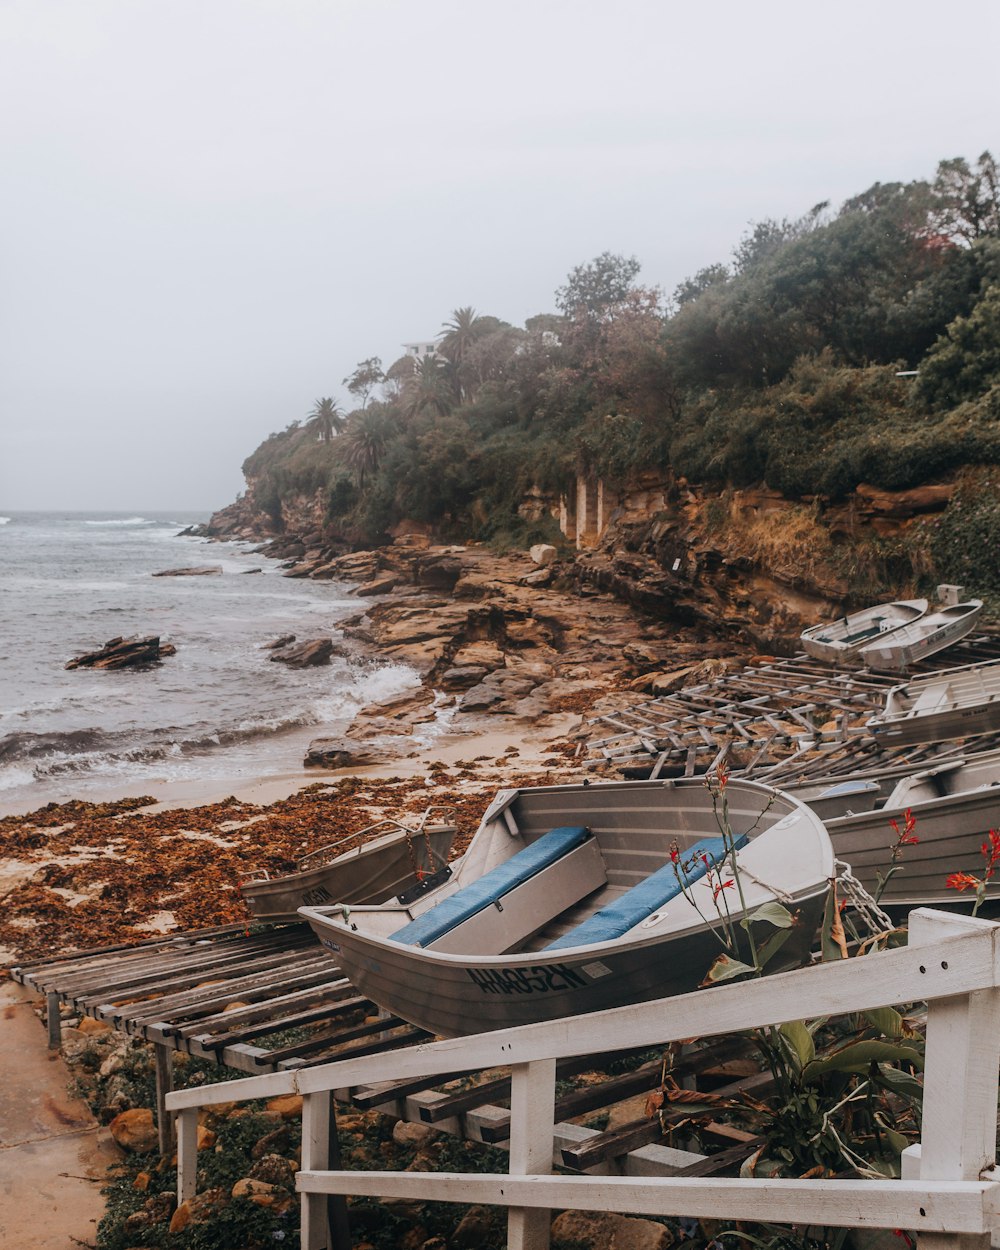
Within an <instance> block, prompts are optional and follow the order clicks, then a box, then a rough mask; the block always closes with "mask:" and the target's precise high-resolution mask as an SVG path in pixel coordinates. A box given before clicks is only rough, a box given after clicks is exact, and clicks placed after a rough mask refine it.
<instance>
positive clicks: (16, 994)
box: [0, 981, 120, 1250]
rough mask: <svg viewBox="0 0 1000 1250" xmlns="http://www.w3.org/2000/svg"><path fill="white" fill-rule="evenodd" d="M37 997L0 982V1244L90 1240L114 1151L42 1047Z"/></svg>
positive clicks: (7, 1247) (62, 1067)
mask: <svg viewBox="0 0 1000 1250" xmlns="http://www.w3.org/2000/svg"><path fill="white" fill-rule="evenodd" d="M38 1001H39V1000H38V997H37V995H35V994H32V993H31V992H30V991H28V990H26V989H24V988H23V987H22V986H19V985H16V984H14V983H13V982H12V981H2V982H0V1052H2V1053H3V1054H4V1055H6V1056H8V1060H10V1059H11V1058H13V1057H15V1056H16V1062H10V1061H8V1063H6V1064H5V1065H4V1067H5V1071H4V1074H3V1079H2V1081H0V1246H3V1250H77V1248H78V1247H80V1246H93V1245H94V1244H95V1242H96V1238H97V1221H98V1220H99V1219H100V1218H101V1216H102V1215H103V1213H104V1199H103V1197H102V1196H101V1186H102V1184H103V1183H104V1181H105V1173H106V1171H107V1169H108V1167H109V1166H110V1165H111V1164H112V1163H114V1162H115V1160H116V1159H117V1158H119V1157H120V1156H119V1154H118V1150H117V1148H116V1147H115V1145H114V1143H113V1142H112V1140H111V1136H110V1134H109V1133H108V1131H107V1129H106V1128H102V1127H101V1126H100V1125H99V1124H98V1123H97V1121H96V1120H95V1119H94V1117H93V1116H92V1115H91V1113H90V1109H89V1108H88V1106H87V1104H86V1103H84V1102H82V1101H81V1100H80V1099H79V1098H74V1097H72V1096H71V1095H70V1094H69V1093H68V1092H67V1091H68V1088H69V1086H70V1083H71V1081H72V1075H71V1073H70V1070H69V1069H68V1068H67V1066H66V1064H65V1063H64V1062H63V1060H62V1057H61V1056H60V1054H59V1053H58V1051H51V1050H48V1049H47V1046H46V1034H45V1030H44V1028H43V1026H42V1025H41V1023H40V1021H39V1019H38V1017H37V1016H36V1014H35V1007H36V1006H37V1005H38Z"/></svg>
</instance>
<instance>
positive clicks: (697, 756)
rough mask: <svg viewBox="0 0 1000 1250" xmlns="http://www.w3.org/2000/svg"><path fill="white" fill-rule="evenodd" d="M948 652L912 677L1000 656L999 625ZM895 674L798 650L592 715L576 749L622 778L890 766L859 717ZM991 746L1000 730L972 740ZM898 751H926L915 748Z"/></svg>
mask: <svg viewBox="0 0 1000 1250" xmlns="http://www.w3.org/2000/svg"><path fill="white" fill-rule="evenodd" d="M947 657H948V658H947V662H944V663H943V662H942V656H941V654H938V655H935V656H934V657H933V661H930V660H929V661H925V662H923V663H921V664H917V665H915V666H914V668H913V670H912V673H911V675H912V676H917V675H923V674H928V673H936V672H944V671H948V670H949V669H951V668H954V667H960V666H963V665H967V664H975V663H980V662H983V661H986V660H995V659H1000V632H990V633H979V634H976V635H975V636H974V637H971V638H968V639H965V640H963V641H962V642H960V643H957V644H956V645H955V646H953V647H951V648H950V649H949V651H948V652H947ZM900 680H901V678H900V676H899V674H895V675H889V674H885V673H876V672H872V671H870V670H869V669H839V668H836V667H834V666H832V665H830V664H827V663H824V661H822V660H817V659H814V658H813V657H811V656H808V655H806V654H805V653H804V652H802V653H800V654H798V655H795V656H791V657H789V658H787V659H776V658H770V657H769V658H767V659H761V660H755V661H751V662H750V663H748V664H746V665H745V666H743V667H742V668H740V669H739V670H737V671H734V672H726V673H720V674H719V675H718V676H716V677H713V678H711V679H709V680H707V681H704V682H701V683H699V684H698V685H693V686H685V687H683V688H682V689H680V690H676V691H673V692H671V693H670V694H665V695H662V696H659V697H654V698H650V699H646V700H643V701H642V702H640V703H637V704H635V705H634V706H632V707H629V708H626V709H623V710H621V711H617V712H615V713H608V714H605V715H603V716H598V717H595V718H594V719H592V720H591V721H589V722H588V726H587V729H588V730H589V733H588V735H587V736H586V737H583V738H582V739H581V742H580V747H579V754H580V755H581V756H582V757H583V758H582V761H581V762H582V763H583V764H584V765H585V766H590V767H598V766H605V767H606V766H611V767H613V768H614V769H616V770H617V771H619V772H622V773H624V774H625V775H627V776H639V775H641V776H645V777H659V776H688V777H689V776H694V775H696V774H701V773H708V772H712V771H714V770H715V769H717V768H718V767H719V765H720V764H721V763H722V762H723V761H727V762H728V765H729V767H730V770H731V772H732V773H733V775H734V776H743V777H750V776H752V777H754V778H755V779H756V780H759V781H769V782H770V781H774V782H777V781H779V780H782V781H790V780H793V779H794V780H807V779H809V778H810V777H825V776H828V775H835V774H836V773H837V772H838V771H841V770H842V771H855V770H857V769H859V768H863V767H864V766H865V764H866V762H868V763H874V761H875V758H876V757H877V758H878V762H879V765H880V766H881V765H882V764H883V763H884V764H886V765H890V766H891V764H892V763H893V760H892V758H891V752H884V751H881V750H880V748H879V746H878V745H877V744H876V743H875V741H874V739H873V737H872V735H871V733H870V732H869V730H868V729H867V728H866V722H867V720H868V718H869V717H871V716H872V715H874V714H875V713H876V712H878V711H881V710H882V708H883V706H884V703H885V696H886V694H887V692H888V691H889V689H890V688H891V687H892V686H894V685H898V684H899V682H900ZM609 731H610V732H609ZM990 745H1000V735H991V736H989V737H986V736H984V737H983V738H981V739H979V740H978V744H977V750H978V749H986V748H987V747H988V746H990ZM928 749H929V750H930V753H931V754H934V752H933V749H932V748H925V750H928ZM901 755H902V752H901ZM905 755H906V759H907V760H915V761H919V760H920V759H921V758H923V756H922V755H921V754H920V752H919V751H918V750H915V749H913V748H911V749H910V750H909V751H907V752H906V753H905ZM899 762H902V760H901V759H900V761H899Z"/></svg>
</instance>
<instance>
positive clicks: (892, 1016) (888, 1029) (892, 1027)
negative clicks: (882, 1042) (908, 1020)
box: [861, 1007, 908, 1037]
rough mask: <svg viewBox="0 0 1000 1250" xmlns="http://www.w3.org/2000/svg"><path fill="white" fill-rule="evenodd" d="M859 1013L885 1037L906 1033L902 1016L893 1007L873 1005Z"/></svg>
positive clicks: (903, 1035) (902, 1035)
mask: <svg viewBox="0 0 1000 1250" xmlns="http://www.w3.org/2000/svg"><path fill="white" fill-rule="evenodd" d="M861 1015H862V1017H863V1018H864V1019H865V1020H867V1021H868V1023H869V1024H870V1025H871V1026H872V1028H873V1029H878V1031H879V1032H880V1033H882V1034H883V1035H884V1036H885V1037H905V1036H906V1035H907V1033H908V1030H907V1028H906V1026H905V1025H904V1024H903V1017H902V1016H901V1015H900V1014H899V1012H898V1011H896V1009H895V1008H894V1007H873V1008H872V1009H871V1010H870V1011H863V1012H861Z"/></svg>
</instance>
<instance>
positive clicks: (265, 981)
mask: <svg viewBox="0 0 1000 1250" xmlns="http://www.w3.org/2000/svg"><path fill="white" fill-rule="evenodd" d="M11 976H12V977H13V978H14V979H15V980H16V981H18V982H20V983H21V984H22V985H25V986H27V987H29V988H32V989H34V990H36V991H37V992H38V993H40V994H43V995H44V996H45V998H46V1004H47V1015H48V1027H49V1044H50V1045H51V1046H58V1045H59V1041H60V1034H61V1024H62V1018H63V1014H64V1013H65V1014H66V1015H67V1017H68V1018H74V1017H80V1016H90V1017H92V1018H94V1019H97V1020H102V1021H104V1022H105V1023H106V1024H108V1025H110V1026H111V1027H112V1028H113V1029H115V1030H116V1031H118V1032H120V1033H123V1034H125V1035H127V1036H129V1037H134V1038H135V1039H136V1040H137V1041H143V1042H146V1043H150V1044H152V1045H153V1047H154V1054H155V1059H156V1092H157V1112H158V1115H157V1123H158V1125H159V1128H160V1147H161V1151H162V1152H164V1153H165V1152H167V1151H168V1150H171V1149H172V1148H173V1140H172V1136H171V1129H172V1124H171V1120H170V1117H168V1116H167V1115H166V1114H165V1109H164V1108H165V1098H166V1095H167V1094H168V1093H169V1092H170V1091H171V1090H172V1088H173V1066H172V1064H171V1062H170V1052H171V1051H180V1052H183V1053H186V1054H190V1055H194V1056H196V1057H198V1058H201V1059H205V1060H208V1061H211V1062H215V1063H218V1064H219V1065H220V1066H223V1065H224V1066H226V1067H229V1068H234V1069H236V1070H237V1071H240V1072H245V1073H248V1074H251V1075H257V1074H259V1073H267V1072H272V1073H278V1072H290V1071H296V1070H302V1069H305V1068H309V1067H314V1066H317V1065H320V1064H325V1063H329V1062H331V1061H333V1060H346V1059H360V1058H363V1057H365V1056H369V1055H377V1054H383V1053H385V1054H388V1053H391V1052H393V1051H397V1050H398V1051H402V1050H405V1049H407V1048H409V1047H411V1046H412V1045H414V1044H415V1043H417V1042H422V1041H427V1040H428V1039H429V1038H430V1036H431V1035H430V1034H428V1033H427V1032H425V1031H424V1030H422V1029H418V1028H416V1027H414V1026H413V1025H410V1024H407V1023H406V1022H405V1021H403V1020H401V1019H399V1018H398V1017H396V1016H388V1015H385V1014H382V1013H379V1008H378V1007H376V1005H375V1004H374V1003H372V1002H371V1001H370V1000H369V999H367V998H365V997H364V996H362V995H360V994H359V993H358V992H357V990H356V989H355V988H354V987H353V986H352V985H351V983H350V982H349V981H348V980H347V978H346V977H344V976H343V974H342V973H341V972H340V969H339V968H338V966H337V964H336V962H335V960H334V959H333V957H332V956H331V955H330V954H329V953H328V952H327V951H326V950H324V948H323V947H322V946H320V944H319V943H318V942H317V941H316V939H315V937H314V936H313V934H312V931H311V930H310V929H309V927H308V926H307V925H303V924H289V925H282V926H276V927H271V928H259V929H256V930H255V929H248V928H247V926H246V925H242V924H241V925H227V926H222V927H218V928H212V929H203V930H195V931H191V932H187V933H180V934H172V935H170V936H167V937H163V938H156V939H151V940H149V941H146V942H141V943H139V944H137V945H134V946H123V945H119V946H106V947H96V948H93V949H89V950H83V951H78V952H75V953H73V954H69V955H64V956H61V957H60V958H58V959H49V960H36V961H32V962H25V963H22V964H20V965H18V966H16V967H14V968H12V969H11ZM738 1049H739V1050H740V1052H741V1053H743V1051H744V1049H745V1048H744V1047H743V1046H742V1044H741V1045H740V1046H739V1047H738ZM716 1050H718V1048H716ZM716 1050H713V1051H707V1052H706V1054H705V1055H704V1056H699V1057H697V1058H695V1057H690V1058H687V1057H685V1058H684V1059H683V1060H682V1061H680V1062H679V1065H678V1066H677V1068H676V1071H677V1072H679V1073H680V1074H682V1075H684V1076H685V1077H688V1078H691V1079H693V1078H694V1077H695V1076H696V1075H697V1074H698V1073H702V1074H705V1073H707V1074H708V1078H707V1079H709V1080H711V1079H712V1069H713V1067H714V1066H715V1065H716V1064H717V1063H719V1062H722V1061H723V1060H724V1059H726V1058H732V1057H733V1056H732V1055H730V1054H729V1053H728V1051H727V1052H725V1053H723V1052H722V1051H721V1050H718V1053H716ZM623 1053H624V1054H625V1055H627V1054H628V1053H629V1052H620V1051H615V1052H611V1053H608V1054H605V1055H599V1056H595V1057H593V1058H591V1059H589V1060H587V1061H583V1062H581V1061H580V1060H570V1061H567V1062H566V1064H565V1065H564V1071H563V1072H562V1073H561V1076H562V1077H563V1078H565V1079H568V1078H569V1077H571V1076H574V1075H578V1074H579V1073H581V1072H583V1071H592V1070H594V1069H595V1068H597V1069H600V1067H601V1064H602V1063H604V1064H606V1063H608V1062H610V1061H612V1060H616V1059H621V1058H622V1055H623ZM660 1066H661V1065H660V1063H659V1062H657V1063H654V1064H651V1065H646V1066H645V1067H644V1068H643V1070H642V1071H641V1073H640V1074H638V1075H633V1074H629V1075H628V1076H626V1077H624V1078H610V1079H608V1080H606V1081H601V1082H600V1083H597V1084H594V1085H591V1086H589V1087H588V1088H587V1089H586V1090H584V1091H582V1092H581V1093H580V1094H578V1095H577V1096H576V1097H575V1098H574V1096H572V1095H570V1096H568V1097H567V1099H565V1100H564V1102H565V1117H564V1118H565V1119H566V1120H567V1121H569V1120H570V1119H572V1118H576V1117H578V1116H580V1115H583V1114H585V1113H593V1114H597V1113H600V1112H601V1111H602V1110H603V1109H605V1108H607V1107H610V1106H612V1105H614V1104H615V1103H617V1102H619V1101H621V1100H622V1099H623V1098H625V1097H628V1096H629V1095H630V1094H631V1093H638V1092H641V1091H642V1090H648V1089H651V1088H653V1086H654V1085H655V1084H657V1083H658V1081H659V1073H660ZM654 1075H655V1080H654ZM447 1083H448V1080H447V1077H441V1076H436V1077H430V1078H422V1079H417V1080H413V1081H410V1082H405V1083H401V1082H388V1083H386V1082H383V1083H382V1084H380V1085H375V1086H361V1087H358V1088H356V1089H344V1090H341V1091H338V1094H339V1096H340V1097H341V1099H342V1101H346V1102H349V1103H353V1105H354V1106H355V1107H357V1108H358V1109H359V1110H368V1109H374V1108H377V1109H379V1110H382V1111H387V1112H390V1113H391V1114H394V1115H396V1116H398V1117H400V1118H402V1119H409V1120H413V1121H418V1122H420V1121H423V1122H428V1123H432V1124H434V1126H435V1127H436V1128H438V1129H440V1130H442V1131H447V1132H451V1133H454V1134H456V1135H458V1136H461V1137H464V1138H465V1139H466V1140H468V1141H478V1142H487V1143H492V1144H496V1145H501V1146H502V1145H504V1144H505V1143H506V1140H507V1138H508V1137H509V1135H510V1127H509V1126H510V1112H509V1111H508V1110H506V1109H505V1108H504V1107H503V1106H502V1105H496V1104H498V1103H503V1102H504V1101H505V1100H506V1099H507V1098H508V1097H509V1094H510V1080H509V1078H508V1079H507V1080H506V1081H498V1082H496V1081H495V1082H490V1081H486V1082H483V1083H481V1084H479V1085H475V1086H472V1087H470V1088H467V1089H464V1090H462V1091H461V1092H457V1093H456V1092H454V1091H444V1092H440V1091H441V1086H442V1085H447ZM623 1091H625V1092H623ZM650 1125H651V1126H652V1129H653V1131H646V1132H645V1133H642V1134H632V1135H628V1136H626V1138H623V1139H621V1140H620V1139H619V1136H618V1135H617V1134H615V1133H610V1134H607V1133H602V1132H599V1131H597V1130H594V1129H587V1128H583V1127H581V1126H579V1125H576V1124H571V1123H568V1122H567V1123H564V1124H560V1125H559V1126H558V1128H559V1132H558V1133H557V1135H556V1138H555V1142H556V1148H557V1149H565V1150H566V1151H568V1152H569V1153H568V1155H567V1160H566V1164H567V1166H572V1167H578V1170H586V1171H589V1172H597V1173H608V1172H612V1171H615V1172H617V1171H619V1170H625V1171H630V1170H631V1171H634V1172H636V1173H637V1174H640V1173H641V1174H654V1173H655V1174H659V1173H662V1172H665V1171H676V1169H677V1167H678V1166H688V1165H693V1164H698V1163H700V1162H701V1161H702V1158H703V1156H701V1155H700V1154H696V1153H692V1152H690V1151H686V1150H676V1149H673V1148H672V1147H669V1146H667V1145H665V1142H666V1140H667V1136H668V1134H666V1133H664V1132H663V1131H662V1130H661V1129H660V1127H659V1124H658V1122H657V1121H656V1120H653V1121H650ZM583 1147H586V1148H587V1150H588V1154H587V1159H586V1162H584V1163H582V1164H580V1165H576V1164H574V1163H573V1162H571V1158H572V1151H573V1150H574V1149H579V1148H583ZM746 1153H747V1154H749V1153H750V1150H749V1149H748V1150H747V1151H746Z"/></svg>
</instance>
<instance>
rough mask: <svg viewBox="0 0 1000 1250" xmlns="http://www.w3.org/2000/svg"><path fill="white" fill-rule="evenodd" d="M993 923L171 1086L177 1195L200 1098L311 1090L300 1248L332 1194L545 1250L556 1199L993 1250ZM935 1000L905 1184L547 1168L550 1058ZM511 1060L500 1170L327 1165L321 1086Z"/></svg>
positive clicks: (997, 1181) (935, 928)
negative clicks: (480, 1224) (477, 1211)
mask: <svg viewBox="0 0 1000 1250" xmlns="http://www.w3.org/2000/svg"><path fill="white" fill-rule="evenodd" d="M998 987H1000V924H994V923H992V922H989V921H985V920H978V919H972V918H970V917H964V916H955V915H952V914H950V913H946V912H939V911H932V910H929V909H924V908H922V909H919V910H917V911H914V912H912V913H911V914H910V924H909V945H908V946H906V947H903V948H900V949H897V950H893V951H885V952H881V953H879V954H872V955H867V956H864V957H862V958H856V959H851V960H845V961H842V962H837V963H828V964H821V965H818V966H815V967H811V968H803V969H799V970H797V971H794V972H786V973H779V974H776V975H774V976H769V977H765V978H763V979H761V980H759V981H750V982H741V983H738V984H735V985H722V986H717V987H715V988H712V989H707V990H700V991H697V992H696V993H693V994H685V995H681V996H678V997H674V998H665V999H660V1000H657V1001H656V1002H651V1003H641V1004H636V1005H634V1006H629V1007H619V1008H615V1009H613V1010H609V1011H603V1012H595V1013H593V1014H591V1015H587V1016H576V1017H569V1018H566V1019H562V1020H555V1021H551V1022H545V1023H541V1024H534V1025H527V1026H523V1027H520V1028H513V1029H502V1030H497V1031H496V1032H492V1033H481V1034H476V1035H473V1036H471V1037H463V1038H455V1039H451V1040H448V1041H442V1042H431V1043H426V1044H424V1045H421V1046H416V1047H413V1048H411V1049H407V1050H402V1051H396V1052H393V1053H390V1054H384V1055H370V1056H367V1057H364V1058H360V1059H348V1060H343V1061H341V1062H334V1063H329V1064H324V1065H322V1066H319V1067H315V1068H308V1069H304V1070H300V1071H297V1072H275V1073H269V1074H267V1075H264V1076H259V1077H248V1078H245V1079H242V1080H235V1081H228V1082H225V1083H223V1084H219V1085H213V1086H211V1087H208V1088H204V1087H202V1088H198V1089H189V1090H179V1091H176V1092H174V1093H170V1094H168V1095H167V1099H166V1101H167V1107H168V1109H169V1110H171V1111H175V1112H176V1113H177V1118H178V1132H177V1138H178V1197H179V1200H180V1201H184V1200H185V1199H187V1198H189V1197H191V1196H192V1195H193V1194H194V1191H195V1178H196V1154H195V1145H196V1133H197V1117H198V1110H199V1108H201V1107H206V1106H211V1105H214V1104H218V1103H225V1102H231V1101H233V1100H241V1099H248V1098H261V1097H264V1098H266V1097H273V1096H275V1095H277V1094H288V1093H298V1094H301V1095H303V1098H304V1111H303V1121H304V1123H303V1130H304V1131H303V1143H302V1170H301V1171H300V1173H299V1174H298V1180H297V1187H298V1190H299V1192H300V1194H301V1201H302V1246H303V1250H324V1248H327V1247H328V1248H329V1250H342V1248H341V1247H334V1246H333V1245H332V1243H331V1241H330V1237H329V1232H328V1229H327V1223H326V1195H328V1194H353V1195H362V1194H364V1195H374V1196H380V1197H398V1198H411V1199H412V1198H419V1199H421V1200H423V1201H427V1200H432V1201H444V1202H455V1201H463V1202H479V1203H488V1204H493V1205H500V1206H506V1207H507V1208H508V1211H509V1214H508V1247H509V1250H547V1247H548V1244H549V1231H548V1230H549V1213H550V1211H551V1209H553V1208H572V1209H580V1210H591V1211H619V1212H631V1213H635V1214H646V1215H685V1216H704V1217H710V1218H714V1219H734V1220H735V1219H739V1220H766V1221H769V1222H777V1223H792V1224H809V1225H824V1224H825V1225H834V1226H842V1227H853V1228H865V1227H875V1228H906V1229H910V1230H913V1231H915V1232H916V1233H917V1234H918V1236H919V1238H920V1243H921V1250H945V1248H946V1247H947V1248H948V1250H987V1248H988V1246H989V1244H990V1233H991V1230H992V1229H993V1228H994V1227H996V1226H997V1225H998V1222H1000V1174H998V1173H997V1172H996V1170H995V1153H996V1127H997V1094H998V1073H1000V988H998ZM915 1001H923V1002H926V1003H927V1004H928V1015H927V1049H926V1066H925V1073H924V1090H925V1092H924V1111H923V1127H922V1142H921V1146H920V1148H917V1149H912V1150H910V1151H907V1152H906V1155H907V1157H906V1158H905V1159H904V1179H902V1180H898V1181H896V1180H886V1181H872V1180H838V1181H821V1180H809V1181H803V1180H735V1179H715V1178H709V1179H684V1178H680V1177H669V1176H668V1177H661V1176H657V1177H639V1178H635V1177H625V1176H622V1177H617V1176H612V1177H607V1176H601V1177H592V1176H553V1175H551V1161H552V1133H553V1106H554V1102H555V1061H556V1060H557V1059H560V1058H564V1057H569V1056H575V1055H586V1054H593V1053H599V1052H604V1051H608V1050H614V1049H615V1048H616V1047H620V1046H622V1045H624V1044H627V1045H628V1047H630V1048H633V1047H640V1046H658V1045H664V1044H666V1043H668V1042H672V1041H680V1040H682V1039H684V1038H690V1037H695V1036H697V1037H710V1036H713V1035H716V1034H724V1033H733V1032H742V1031H745V1030H747V1029H751V1028H757V1027H764V1026H766V1025H771V1024H781V1023H783V1022H785V1021H787V1020H796V1019H801V1018H806V1017H814V1016H823V1015H831V1014H843V1013H844V1012H847V1011H860V1010H864V1009H866V1008H875V1007H882V1006H885V1005H887V1004H890V1003H907V1002H915ZM503 1066H510V1067H511V1069H512V1094H511V1141H510V1172H509V1174H504V1175H500V1174H497V1175H484V1174H481V1173H473V1174H469V1175H464V1174H459V1173H428V1172H420V1173H396V1172H345V1171H331V1170H329V1139H328V1130H327V1129H326V1128H325V1125H326V1124H327V1123H328V1118H327V1110H328V1106H329V1097H330V1093H331V1091H333V1090H337V1089H346V1088H350V1087H354V1086H357V1085H370V1084H376V1083H377V1082H380V1081H399V1080H403V1079H406V1078H410V1077H430V1076H436V1075H444V1074H446V1073H454V1072H456V1071H478V1070H480V1069H483V1068H495V1067H503Z"/></svg>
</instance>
